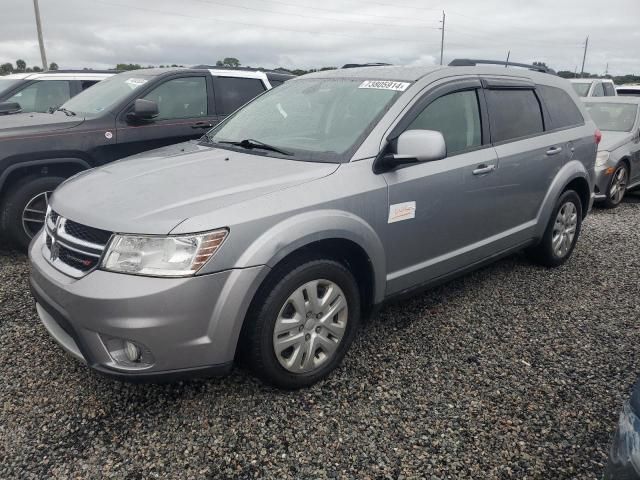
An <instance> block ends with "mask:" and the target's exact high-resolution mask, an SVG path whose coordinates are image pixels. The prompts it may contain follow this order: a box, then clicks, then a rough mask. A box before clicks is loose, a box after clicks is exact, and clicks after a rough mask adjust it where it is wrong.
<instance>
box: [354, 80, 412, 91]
mask: <svg viewBox="0 0 640 480" xmlns="http://www.w3.org/2000/svg"><path fill="white" fill-rule="evenodd" d="M409 85H410V83H407V82H394V81H392V80H365V81H364V82H362V83H361V84H360V86H359V87H358V88H377V89H378V90H396V91H397V92H404V91H405V90H406V89H407V88H408V87H409Z"/></svg>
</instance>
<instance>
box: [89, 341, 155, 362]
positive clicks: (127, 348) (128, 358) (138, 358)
mask: <svg viewBox="0 0 640 480" xmlns="http://www.w3.org/2000/svg"><path fill="white" fill-rule="evenodd" d="M100 338H101V339H102V343H103V344H104V346H105V347H106V349H107V351H108V352H109V355H110V356H111V358H112V359H113V361H114V363H115V366H117V367H119V368H123V369H128V370H131V369H133V370H142V369H146V368H149V367H151V366H152V365H153V364H154V363H155V359H154V358H153V354H152V353H151V351H150V350H149V348H148V347H146V346H145V345H144V344H142V343H140V342H139V341H137V340H136V341H133V340H128V339H126V338H118V337H111V336H109V335H103V334H100Z"/></svg>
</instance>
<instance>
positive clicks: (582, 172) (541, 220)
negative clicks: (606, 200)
mask: <svg viewBox="0 0 640 480" xmlns="http://www.w3.org/2000/svg"><path fill="white" fill-rule="evenodd" d="M568 189H573V190H575V191H576V193H577V194H578V196H580V200H581V203H582V217H583V219H584V217H586V215H587V214H588V212H589V207H590V205H591V194H592V191H593V184H592V181H591V177H590V175H589V172H588V171H587V169H586V168H585V166H584V165H583V163H582V162H580V161H579V160H572V161H570V162H568V163H566V164H565V165H564V166H563V167H562V168H561V169H560V171H559V172H558V173H557V174H556V176H555V178H554V179H553V181H552V182H551V186H550V187H549V188H548V190H547V193H546V195H545V197H544V200H543V201H542V205H541V206H540V209H539V210H538V216H537V225H538V226H537V232H536V234H537V235H536V236H537V237H538V238H542V236H543V235H544V232H545V230H546V228H547V224H548V222H549V218H550V216H551V213H552V212H553V208H554V206H555V204H556V201H557V200H558V198H559V197H560V195H562V194H563V193H564V192H565V191H566V190H568Z"/></svg>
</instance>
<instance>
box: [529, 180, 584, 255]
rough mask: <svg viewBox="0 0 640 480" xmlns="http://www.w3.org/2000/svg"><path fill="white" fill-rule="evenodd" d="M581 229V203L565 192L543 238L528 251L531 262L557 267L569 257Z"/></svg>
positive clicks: (574, 193) (571, 193)
mask: <svg viewBox="0 0 640 480" xmlns="http://www.w3.org/2000/svg"><path fill="white" fill-rule="evenodd" d="M581 228H582V202H581V201H580V197H579V196H578V194H577V193H576V192H575V191H573V190H567V191H566V192H564V193H563V194H562V195H560V198H558V201H557V202H556V205H555V207H554V209H553V212H552V213H551V218H550V219H549V223H548V224H547V228H546V230H545V233H544V236H543V237H542V240H541V241H540V243H539V244H538V245H536V246H535V247H533V248H531V249H530V250H529V254H530V256H531V258H532V260H533V261H535V262H536V263H539V264H541V265H544V266H547V267H559V266H560V265H562V264H563V263H565V262H566V261H567V260H569V258H570V257H571V254H572V253H573V249H574V248H575V246H576V242H577V241H578V237H579V236H580V230H581Z"/></svg>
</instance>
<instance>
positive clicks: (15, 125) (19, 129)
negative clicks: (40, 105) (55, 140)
mask: <svg viewBox="0 0 640 480" xmlns="http://www.w3.org/2000/svg"><path fill="white" fill-rule="evenodd" d="M82 122H84V118H83V117H78V116H68V115H65V114H64V113H63V112H56V113H15V114H13V115H0V139H1V138H10V137H17V136H20V137H21V136H25V135H30V134H36V133H43V132H44V133H46V132H53V131H55V130H63V129H65V128H72V127H75V126H77V125H80V124H81V123H82Z"/></svg>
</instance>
